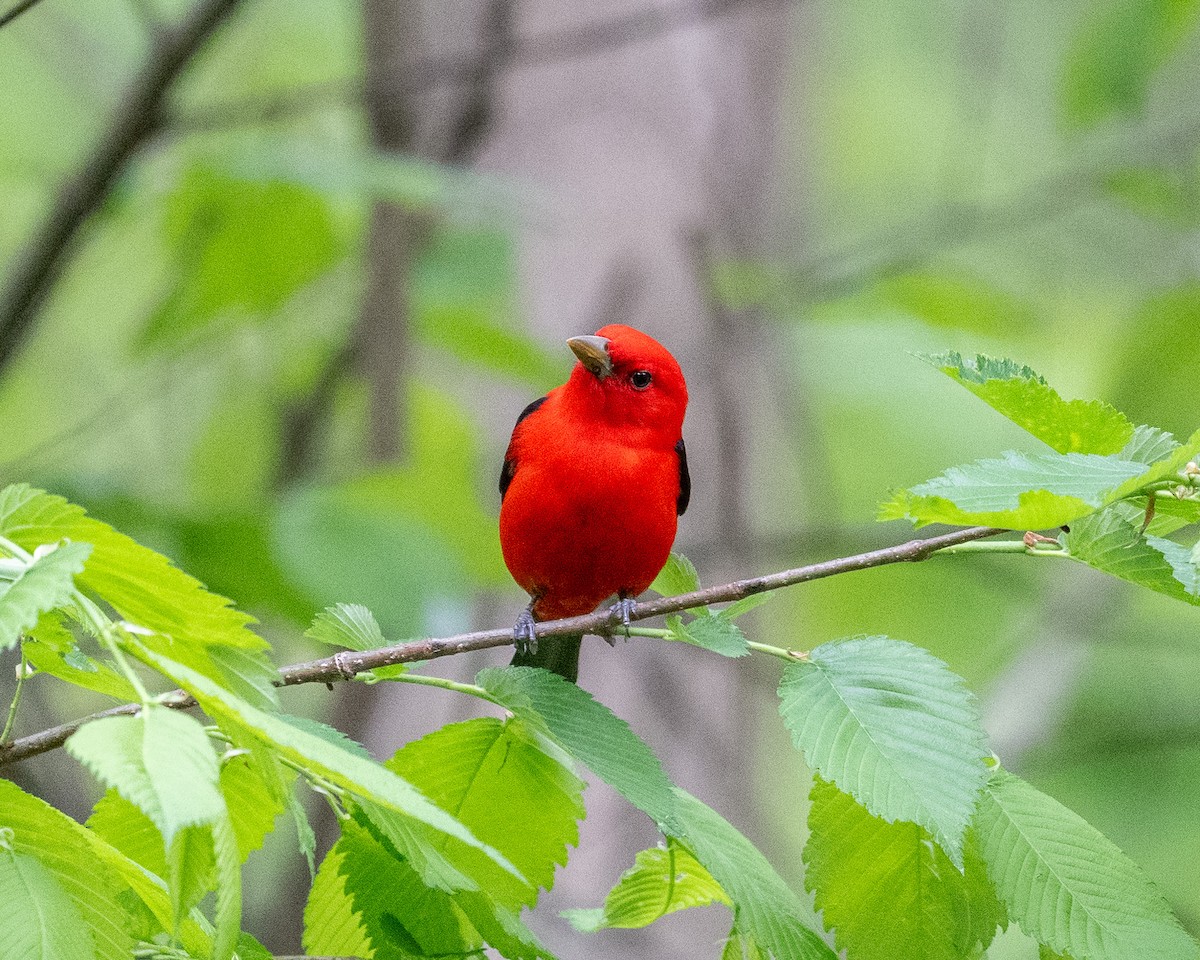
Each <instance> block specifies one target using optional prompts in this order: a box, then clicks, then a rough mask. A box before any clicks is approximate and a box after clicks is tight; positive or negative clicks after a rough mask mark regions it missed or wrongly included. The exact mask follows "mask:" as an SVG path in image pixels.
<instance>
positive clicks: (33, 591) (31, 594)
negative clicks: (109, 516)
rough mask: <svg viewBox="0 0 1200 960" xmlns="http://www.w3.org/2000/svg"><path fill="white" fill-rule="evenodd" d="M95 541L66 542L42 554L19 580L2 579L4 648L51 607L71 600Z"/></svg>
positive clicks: (0, 613)
mask: <svg viewBox="0 0 1200 960" xmlns="http://www.w3.org/2000/svg"><path fill="white" fill-rule="evenodd" d="M91 552H92V547H91V544H87V543H64V544H61V545H59V546H58V547H55V548H54V549H53V550H51V551H50V552H49V553H44V554H41V555H40V556H38V557H37V558H36V559H35V560H34V561H33V562H32V563H31V564H29V566H27V567H26V568H25V569H24V570H23V571H22V572H21V574H20V576H18V577H17V579H16V580H0V650H7V649H8V648H9V647H11V646H14V645H15V644H16V642H17V640H19V639H20V637H21V634H22V633H24V632H25V631H26V630H30V629H32V628H33V627H34V626H35V625H36V624H37V622H38V618H39V617H40V616H41V615H42V614H43V613H45V612H46V611H48V610H53V609H55V608H56V607H61V606H63V605H65V604H66V603H68V602H69V601H70V599H71V594H72V592H73V591H74V589H75V576H76V575H77V574H80V573H82V572H83V567H84V562H85V561H86V560H87V558H88V555H89V554H90V553H91Z"/></svg>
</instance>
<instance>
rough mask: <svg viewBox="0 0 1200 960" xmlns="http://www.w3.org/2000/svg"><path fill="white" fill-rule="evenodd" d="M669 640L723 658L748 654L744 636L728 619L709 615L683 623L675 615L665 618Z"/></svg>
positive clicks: (681, 619) (702, 615)
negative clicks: (717, 654) (686, 644)
mask: <svg viewBox="0 0 1200 960" xmlns="http://www.w3.org/2000/svg"><path fill="white" fill-rule="evenodd" d="M667 629H668V630H670V631H671V639H672V640H678V641H680V642H682V643H690V644H692V645H693V646H697V647H703V648H704V649H705V650H711V651H712V652H713V653H719V654H720V655H721V656H723V657H744V656H746V654H748V653H749V652H750V648H749V647H748V646H747V645H746V637H745V634H743V633H742V631H741V628H740V627H739V626H738V625H737V624H736V623H733V622H732V621H731V620H730V619H729V618H728V617H725V616H720V615H715V614H711V613H705V614H701V615H700V616H698V617H694V618H692V619H691V620H689V621H688V622H686V623H684V621H683V618H682V617H680V616H677V615H671V616H669V617H667Z"/></svg>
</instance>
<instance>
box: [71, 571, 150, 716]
mask: <svg viewBox="0 0 1200 960" xmlns="http://www.w3.org/2000/svg"><path fill="white" fill-rule="evenodd" d="M72 599H73V600H74V602H75V607H76V609H78V611H79V613H80V615H81V617H82V618H83V619H84V620H85V621H86V622H87V625H88V626H90V627H91V628H92V630H93V631H95V633H96V636H97V637H99V639H100V642H101V643H102V644H103V645H104V646H105V647H106V648H107V649H108V652H109V653H111V654H112V658H113V661H114V662H115V663H116V665H117V667H118V668H119V669H120V671H121V673H123V674H124V675H125V679H126V680H128V681H129V685H130V686H131V687H133V689H134V691H135V692H136V693H137V695H138V697H139V698H140V699H141V701H142V705H143V706H149V705H150V702H151V699H152V698H151V696H150V694H149V693H148V692H147V690H146V688H145V686H143V684H142V678H141V677H139V676H138V674H137V671H136V670H134V669H133V666H132V665H131V664H130V662H129V660H128V659H126V657H125V652H124V651H123V650H122V649H121V641H120V638H119V637H118V636H117V629H116V626H115V625H114V624H113V622H112V621H111V620H110V619H109V618H108V617H107V616H105V614H104V611H103V610H101V609H100V608H99V607H98V606H97V605H96V604H95V603H94V602H93V601H92V600H91V599H90V598H88V597H87V596H85V595H84V593H83V592H82V591H81V590H78V589H76V590H75V591H74V592H73V596H72Z"/></svg>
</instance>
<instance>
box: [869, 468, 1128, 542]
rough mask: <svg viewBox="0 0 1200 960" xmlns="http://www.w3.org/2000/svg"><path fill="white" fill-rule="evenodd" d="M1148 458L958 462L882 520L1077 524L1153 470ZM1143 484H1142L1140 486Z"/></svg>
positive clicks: (891, 506)
mask: <svg viewBox="0 0 1200 960" xmlns="http://www.w3.org/2000/svg"><path fill="white" fill-rule="evenodd" d="M1146 470H1147V467H1146V465H1145V464H1141V463H1133V462H1131V461H1128V460H1119V459H1117V458H1116V457H1113V456H1107V457H1101V456H1098V455H1096V454H1081V453H1067V454H1058V453H1048V454H1025V453H1016V452H1014V451H1011V450H1010V451H1008V452H1007V453H1005V454H1004V455H1003V458H1002V459H999V460H976V461H975V462H974V463H968V464H964V465H963V466H960V467H951V468H950V469H949V470H947V471H946V472H945V473H944V474H942V475H941V476H940V477H935V478H934V479H932V480H929V481H927V482H926V483H922V484H918V485H917V486H915V487H912V488H910V489H909V490H906V491H900V492H899V493H897V494H896V495H895V496H894V497H893V499H892V500H891V501H889V502H887V503H885V504H883V505H882V506H881V507H880V511H879V519H881V520H896V519H900V518H902V517H906V518H908V519H910V520H912V521H913V522H914V523H915V524H916V525H917V526H924V525H925V524H928V523H951V524H962V525H972V524H983V525H987V526H993V527H1003V528H1005V529H1010V530H1042V529H1046V528H1049V527H1058V526H1062V525H1063V524H1066V523H1070V522H1071V521H1073V520H1076V519H1078V518H1079V517H1082V516H1086V515H1087V514H1089V513H1092V512H1094V511H1095V510H1096V509H1098V508H1100V507H1102V506H1104V505H1105V504H1107V503H1110V502H1111V501H1112V500H1115V499H1117V497H1118V496H1119V494H1118V493H1117V491H1118V490H1119V489H1120V488H1121V486H1122V484H1125V483H1128V482H1129V481H1130V480H1136V479H1138V478H1140V477H1142V476H1143V475H1144V474H1145V473H1146ZM1137 485H1138V484H1135V487H1136V486H1137Z"/></svg>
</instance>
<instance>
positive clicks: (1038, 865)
mask: <svg viewBox="0 0 1200 960" xmlns="http://www.w3.org/2000/svg"><path fill="white" fill-rule="evenodd" d="M975 826H976V830H977V832H978V837H979V845H980V851H981V853H982V855H983V859H984V861H985V862H986V864H987V872H988V876H989V877H990V878H991V880H992V883H993V884H994V885H995V888H996V891H997V893H998V894H999V896H1000V899H1001V900H1002V901H1003V902H1004V904H1005V905H1006V906H1007V908H1008V914H1009V917H1010V918H1011V919H1012V920H1014V921H1016V923H1017V924H1018V925H1019V926H1020V928H1021V929H1022V930H1024V931H1025V932H1026V933H1027V934H1029V935H1030V936H1031V937H1033V938H1034V939H1035V940H1037V941H1038V942H1039V943H1042V944H1045V945H1046V946H1048V947H1050V948H1051V949H1052V950H1055V951H1057V952H1059V953H1066V954H1070V955H1071V956H1072V957H1075V958H1076V960H1079V958H1086V960H1195V958H1196V957H1197V955H1198V954H1200V951H1198V950H1197V946H1196V943H1195V941H1194V940H1192V938H1191V937H1189V936H1188V935H1187V934H1186V933H1185V932H1184V931H1183V929H1182V928H1181V927H1180V926H1179V924H1178V921H1176V919H1175V918H1174V917H1173V916H1172V915H1171V911H1170V908H1169V907H1168V906H1167V904H1166V902H1165V901H1164V900H1163V899H1162V897H1161V896H1160V895H1159V893H1158V892H1157V891H1156V890H1155V889H1154V887H1153V886H1152V885H1151V884H1150V882H1149V881H1148V880H1147V879H1146V877H1145V876H1144V875H1143V874H1142V872H1141V870H1139V869H1138V867H1137V866H1136V865H1135V864H1134V863H1133V861H1131V860H1130V859H1129V858H1128V857H1126V856H1125V855H1124V854H1123V853H1122V852H1121V851H1120V850H1119V849H1117V847H1116V845H1115V844H1114V843H1113V842H1112V841H1111V840H1108V839H1107V838H1106V837H1104V836H1103V835H1102V834H1101V833H1100V832H1099V831H1098V830H1096V829H1095V828H1094V827H1093V826H1091V825H1090V824H1089V823H1087V822H1086V821H1085V820H1083V818H1082V817H1080V816H1079V815H1078V814H1075V813H1073V812H1071V811H1070V810H1068V809H1067V808H1066V807H1064V806H1063V805H1062V804H1060V803H1059V802H1058V801H1056V800H1053V799H1051V798H1050V797H1048V796H1046V795H1045V794H1044V793H1041V792H1040V791H1038V790H1036V789H1034V788H1033V787H1031V786H1030V785H1029V784H1027V783H1025V782H1024V781H1023V780H1021V779H1020V778H1018V777H1016V776H1014V775H1013V774H1011V773H1008V772H1007V771H1005V770H1000V769H998V770H995V771H994V772H993V773H992V776H991V779H990V780H989V782H988V785H987V789H986V790H985V791H984V793H983V797H982V800H981V801H980V805H979V814H978V817H977V819H976V824H975Z"/></svg>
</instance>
